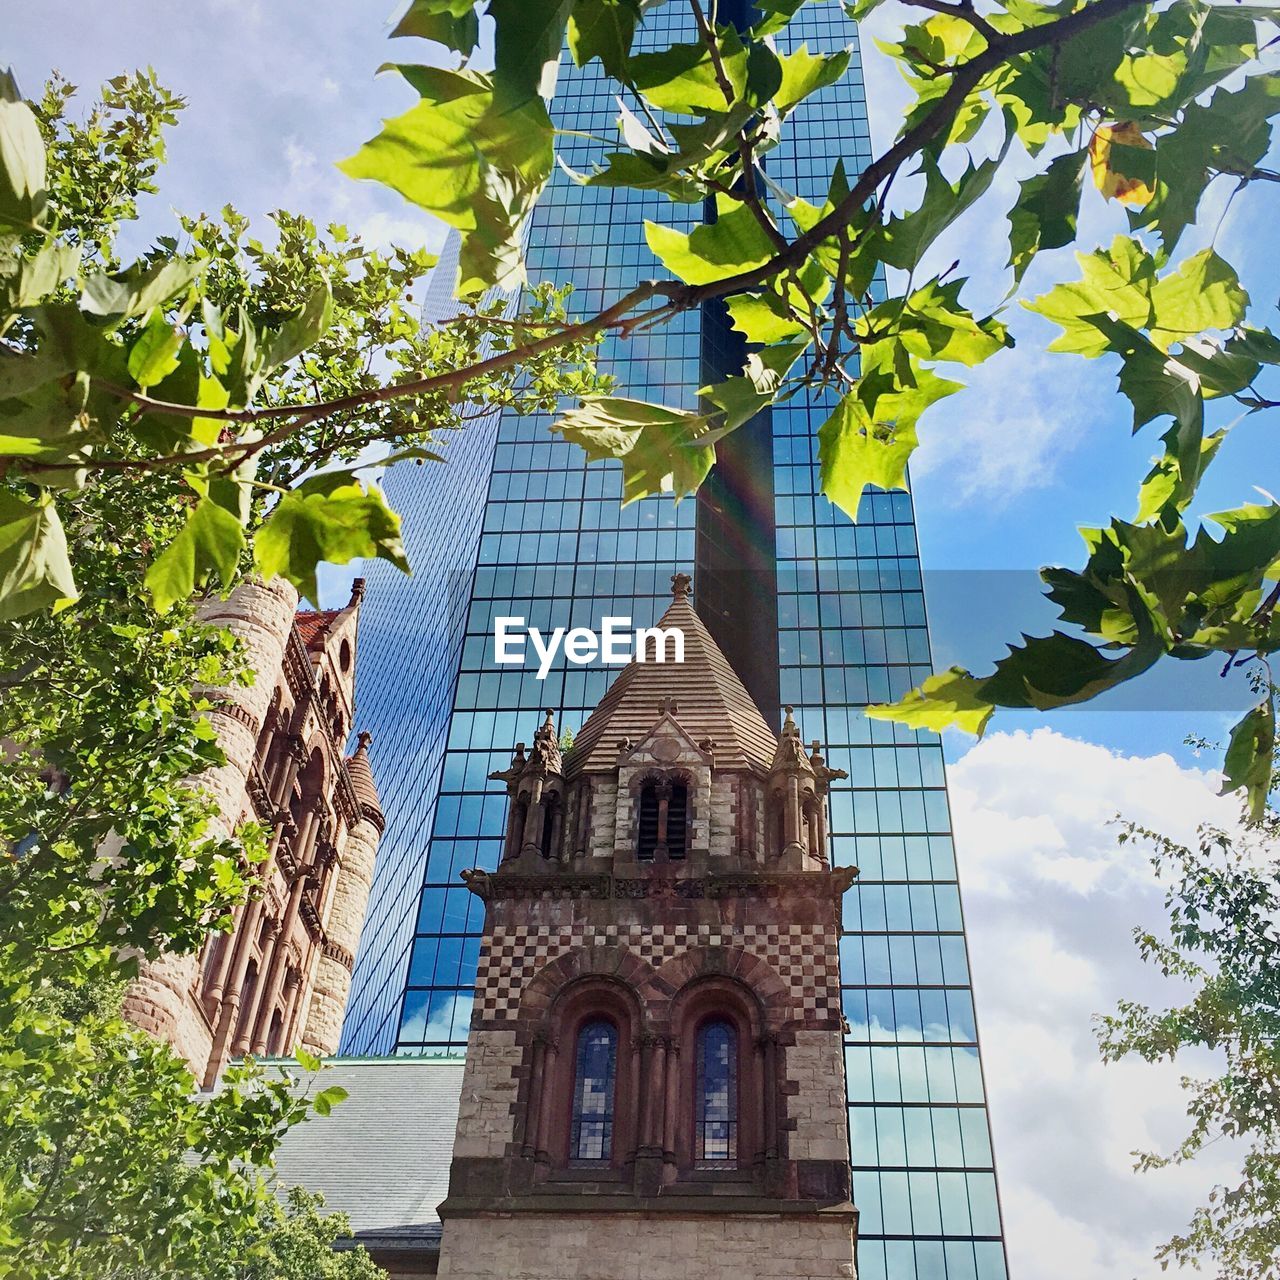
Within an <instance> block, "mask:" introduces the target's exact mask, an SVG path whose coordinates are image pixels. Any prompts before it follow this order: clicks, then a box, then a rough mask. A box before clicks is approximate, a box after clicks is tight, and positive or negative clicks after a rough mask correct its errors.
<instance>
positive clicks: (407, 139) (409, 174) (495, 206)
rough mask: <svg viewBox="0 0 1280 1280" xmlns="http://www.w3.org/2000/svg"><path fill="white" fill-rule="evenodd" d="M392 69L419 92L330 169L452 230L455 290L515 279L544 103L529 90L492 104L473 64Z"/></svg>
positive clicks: (545, 165) (541, 158) (488, 85)
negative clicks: (462, 68)
mask: <svg viewBox="0 0 1280 1280" xmlns="http://www.w3.org/2000/svg"><path fill="white" fill-rule="evenodd" d="M398 70H400V71H401V73H402V74H403V75H404V76H405V77H406V79H408V80H409V82H410V83H411V84H412V85H413V86H414V88H415V89H417V90H418V92H419V94H420V95H421V96H422V100H421V101H420V102H419V103H418V105H417V106H415V107H412V108H411V109H410V110H408V111H407V112H405V113H404V115H402V116H397V117H396V118H395V119H394V120H388V121H386V122H385V127H384V128H383V130H382V132H381V133H380V134H378V135H377V137H375V138H373V139H371V140H370V141H369V142H367V143H365V145H364V146H363V147H361V149H360V150H359V151H358V152H357V153H356V154H355V155H354V156H352V157H351V158H350V159H347V160H344V161H343V162H342V163H341V164H340V165H339V166H338V167H339V168H340V169H341V170H342V171H343V172H344V173H346V174H347V175H348V176H349V177H353V178H369V179H372V180H374V181H377V182H381V183H384V184H386V185H387V186H389V187H392V188H393V189H394V190H396V191H398V192H400V194H401V195H403V196H404V197H405V198H406V199H408V200H410V201H412V202H413V203H414V204H416V205H418V206H419V207H421V208H423V209H426V210H428V211H429V212H431V213H434V214H435V215H436V216H437V217H439V218H441V219H443V220H444V221H445V222H447V223H448V224H449V225H450V226H453V227H457V228H458V230H459V231H460V232H461V233H462V253H461V261H460V267H459V273H460V285H459V290H460V292H462V293H464V294H472V293H477V292H481V291H482V290H484V289H485V288H487V287H489V286H490V285H498V286H501V287H504V288H505V287H512V286H515V285H518V284H520V283H521V282H522V281H523V279H524V269H523V266H522V264H521V261H520V228H521V225H522V224H523V222H524V219H525V217H526V216H527V215H528V213H529V212H530V210H531V209H532V208H533V204H534V201H535V200H536V199H537V197H538V195H539V193H540V192H541V191H542V189H543V187H544V186H545V185H546V183H547V179H548V178H549V177H550V176H551V170H552V167H553V165H554V163H555V152H554V148H553V145H552V136H553V134H552V127H551V119H550V117H549V116H548V115H547V111H546V108H545V107H544V106H543V104H542V102H541V101H539V100H538V99H536V98H534V99H531V100H529V101H528V102H526V103H524V104H523V105H522V106H520V107H517V108H514V109H511V110H506V111H502V110H498V109H497V108H496V107H495V104H494V96H493V85H492V82H491V81H490V80H489V79H488V77H485V76H481V75H478V74H476V73H474V72H458V71H446V70H444V69H443V68H441V67H400V68H398Z"/></svg>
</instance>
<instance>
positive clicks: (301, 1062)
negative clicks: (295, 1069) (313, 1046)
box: [293, 1045, 320, 1071]
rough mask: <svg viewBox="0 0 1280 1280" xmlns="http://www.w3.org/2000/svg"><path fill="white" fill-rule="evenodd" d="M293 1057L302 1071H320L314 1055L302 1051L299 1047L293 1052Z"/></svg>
mask: <svg viewBox="0 0 1280 1280" xmlns="http://www.w3.org/2000/svg"><path fill="white" fill-rule="evenodd" d="M293 1056H294V1058H295V1059H297V1063H298V1066H300V1067H301V1068H302V1069H303V1071H319V1070H320V1059H319V1058H317V1057H316V1055H315V1054H314V1053H311V1052H310V1051H309V1050H307V1049H304V1048H303V1047H302V1046H301V1045H299V1046H298V1047H297V1049H295V1050H294V1054H293Z"/></svg>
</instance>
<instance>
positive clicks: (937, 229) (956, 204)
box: [880, 139, 1009, 271]
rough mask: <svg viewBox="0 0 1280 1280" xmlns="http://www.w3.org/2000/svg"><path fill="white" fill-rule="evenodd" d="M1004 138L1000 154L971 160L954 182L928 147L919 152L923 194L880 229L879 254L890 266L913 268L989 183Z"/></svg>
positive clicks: (1002, 152) (1005, 147)
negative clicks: (940, 166)
mask: <svg viewBox="0 0 1280 1280" xmlns="http://www.w3.org/2000/svg"><path fill="white" fill-rule="evenodd" d="M1008 146H1009V142H1008V139H1006V141H1005V144H1004V148H1003V149H1002V150H1001V152H1000V155H999V156H997V157H996V158H994V159H991V160H984V161H983V162H982V163H981V164H979V165H976V166H975V165H974V164H973V163H972V161H971V162H970V163H969V166H968V167H967V168H966V169H965V171H964V173H962V174H961V175H960V178H959V180H958V181H957V182H956V184H955V186H952V185H951V183H950V182H948V181H947V179H946V178H945V177H944V176H943V174H942V170H941V169H939V168H938V162H937V161H936V160H935V159H934V158H933V156H932V155H930V154H929V153H928V152H927V151H926V152H922V153H921V156H920V166H921V169H922V170H923V172H924V175H925V190H924V197H923V198H922V199H921V201H920V203H919V205H918V206H917V207H916V208H915V209H913V210H912V211H911V212H909V213H906V214H903V215H901V216H898V215H895V216H894V217H892V218H890V219H889V221H888V222H887V223H886V224H885V225H884V227H883V228H882V229H881V232H880V237H881V246H882V247H881V257H882V258H883V259H884V261H885V262H886V263H888V265H889V266H891V267H898V268H900V269H901V270H903V271H914V270H915V268H916V267H917V266H918V265H919V263H920V259H921V258H923V257H924V255H925V253H926V251H927V250H928V248H929V246H930V245H932V244H933V242H934V241H935V240H936V239H937V238H938V237H939V236H940V235H941V234H942V233H943V232H944V231H945V230H946V229H947V228H948V227H949V226H950V225H951V224H952V223H953V222H954V221H955V220H956V219H957V218H958V217H959V216H960V215H961V214H962V213H964V211H965V210H966V209H968V208H969V206H970V205H972V204H973V202H974V201H975V200H977V199H978V197H979V196H981V195H983V194H984V193H985V192H986V190H987V188H988V187H990V186H991V182H992V180H993V179H994V178H995V176H996V170H997V169H998V168H999V167H1000V162H1001V160H1003V158H1004V153H1005V151H1007V150H1008Z"/></svg>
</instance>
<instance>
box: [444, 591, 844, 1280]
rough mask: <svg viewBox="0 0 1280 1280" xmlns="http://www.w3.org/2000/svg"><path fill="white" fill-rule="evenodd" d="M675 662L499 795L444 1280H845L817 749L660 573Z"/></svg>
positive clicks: (839, 1063) (836, 1003) (836, 995)
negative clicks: (666, 587)
mask: <svg viewBox="0 0 1280 1280" xmlns="http://www.w3.org/2000/svg"><path fill="white" fill-rule="evenodd" d="M673 585H674V599H673V601H672V604H671V606H670V608H669V609H668V610H667V612H666V614H665V615H664V617H663V619H662V621H661V623H660V624H659V625H660V626H661V627H663V628H672V627H678V628H680V629H681V630H682V631H683V632H684V636H685V655H684V662H683V663H681V664H672V663H669V662H668V663H659V662H653V661H649V662H634V663H632V664H631V665H630V666H628V667H627V668H625V669H624V670H623V671H622V672H621V673H620V674H619V675H618V677H617V679H616V680H615V681H614V682H613V684H612V686H611V687H610V689H609V691H608V693H607V694H606V695H605V697H604V698H603V700H602V701H601V703H600V705H599V706H598V707H597V708H596V710H595V712H594V713H593V714H592V715H591V717H590V718H589V719H588V720H587V722H586V724H585V725H584V726H583V728H582V731H581V732H580V733H579V735H578V737H577V739H576V740H575V741H574V743H573V746H572V747H571V748H570V749H569V750H567V751H566V752H564V753H563V754H562V753H561V750H560V747H559V745H558V743H557V736H556V730H555V725H554V723H553V719H552V716H551V713H550V712H548V713H547V719H546V723H544V724H543V725H542V726H541V727H540V728H539V729H538V730H537V732H536V734H535V735H534V738H533V742H532V747H531V749H530V750H529V751H528V752H526V751H525V747H524V744H523V743H522V744H519V745H517V747H516V750H515V755H514V757H513V759H512V761H511V766H510V768H509V769H507V770H506V771H504V772H502V773H500V774H494V775H493V777H494V778H495V779H500V780H501V781H503V782H505V783H506V786H507V791H508V794H509V796H510V817H509V821H508V826H507V839H506V848H505V854H504V857H503V860H502V863H501V865H500V866H499V868H498V870H497V871H496V872H494V873H486V872H482V871H474V872H471V873H470V874H469V875H468V876H467V883H468V885H469V887H470V888H471V890H472V892H474V893H476V894H478V895H479V896H480V897H481V898H482V899H483V900H484V902H485V905H486V920H485V928H484V936H483V941H482V946H481V953H480V964H479V971H478V976H477V983H476V996H475V1006H474V1010H473V1014H472V1022H471V1035H470V1040H469V1043H468V1051H467V1060H466V1067H465V1075H464V1081H463V1087H462V1102H461V1110H460V1114H459V1119H458V1128H457V1135H456V1140H455V1145H454V1151H453V1163H452V1167H451V1171H450V1183H449V1195H448V1198H447V1199H446V1201H445V1202H444V1204H442V1205H441V1206H440V1216H441V1218H442V1219H443V1221H444V1241H443V1246H442V1252H441V1265H440V1274H441V1275H442V1276H445V1277H448V1280H472V1278H475V1280H480V1277H484V1278H486V1280H490V1278H492V1277H498V1276H501V1277H503V1280H543V1278H545V1280H562V1277H564V1276H567V1275H572V1276H575V1277H581V1278H582V1280H640V1277H645V1278H646V1280H648V1278H650V1277H652V1278H653V1280H668V1278H669V1280H677V1278H679V1280H683V1278H684V1277H687V1276H697V1277H699V1278H700V1280H714V1278H715V1277H720V1276H723V1277H730V1276H732V1277H786V1278H787V1280H809V1278H814V1280H816V1278H817V1277H822V1278H823V1280H827V1278H832V1280H834V1277H848V1276H852V1275H853V1274H854V1246H855V1238H856V1224H857V1213H856V1210H855V1209H854V1208H853V1206H852V1204H851V1203H850V1199H849V1195H850V1175H849V1151H848V1128H847V1124H848V1122H847V1115H846V1109H845V1089H844V1068H843V1053H842V1049H841V1025H842V1019H841V1012H840V982H839V970H838V965H839V955H838V937H839V928H840V898H841V894H842V893H843V892H844V891H845V890H846V889H847V888H848V887H849V885H850V883H851V881H852V879H853V876H854V875H855V874H856V872H855V871H854V870H853V869H851V868H845V869H839V870H833V869H832V868H831V867H830V866H829V865H828V861H827V843H828V842H827V837H826V792H827V786H828V782H829V780H830V779H831V778H833V777H837V776H844V775H843V774H842V773H840V772H838V771H833V770H831V769H829V768H827V766H826V764H825V762H824V761H823V758H822V755H821V752H820V751H819V749H818V744H817V743H814V744H813V746H812V747H811V748H810V749H808V750H806V748H805V746H804V744H803V743H802V741H801V739H800V735H799V731H798V729H797V727H796V725H795V723H794V722H793V720H792V718H791V714H790V710H789V709H788V714H787V719H786V724H785V726H784V728H783V733H782V737H781V740H779V739H778V737H776V736H775V735H774V733H773V732H771V731H770V729H769V728H768V726H767V725H766V724H765V722H764V720H763V719H762V718H761V715H760V713H759V711H758V710H757V709H756V707H755V705H754V703H753V702H752V700H751V698H750V697H749V695H748V694H747V692H746V690H745V689H744V688H743V686H742V683H741V682H740V681H739V679H738V677H737V676H736V675H735V674H734V672H733V671H732V669H731V668H730V666H729V664H728V662H727V661H726V659H725V657H724V655H723V654H722V653H721V652H720V650H719V649H718V648H717V647H716V645H715V643H714V641H713V640H712V639H711V636H710V635H709V633H708V632H707V630H706V628H705V627H704V626H703V624H702V622H701V621H700V620H699V618H698V616H697V614H696V613H695V612H694V610H693V607H692V605H691V603H690V601H689V598H688V597H689V586H690V580H689V578H688V576H687V575H684V574H677V575H676V577H675V578H674V579H673Z"/></svg>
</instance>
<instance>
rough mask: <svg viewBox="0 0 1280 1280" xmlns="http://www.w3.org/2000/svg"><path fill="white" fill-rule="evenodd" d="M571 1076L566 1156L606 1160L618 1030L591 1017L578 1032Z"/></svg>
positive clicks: (578, 1159)
mask: <svg viewBox="0 0 1280 1280" xmlns="http://www.w3.org/2000/svg"><path fill="white" fill-rule="evenodd" d="M575 1063H576V1069H575V1072H574V1080H573V1128H572V1131H571V1133H570V1135H569V1159H570V1160H572V1161H574V1162H583V1163H591V1164H606V1163H608V1161H609V1160H610V1158H611V1157H612V1155H613V1110H614V1085H615V1082H616V1079H617V1074H618V1031H617V1028H616V1027H615V1026H614V1025H613V1023H611V1022H607V1021H605V1019H603V1018H593V1019H592V1020H591V1021H590V1022H587V1023H585V1024H584V1025H583V1027H582V1029H581V1030H580V1031H579V1032H578V1045H577V1054H576V1058H575Z"/></svg>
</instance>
